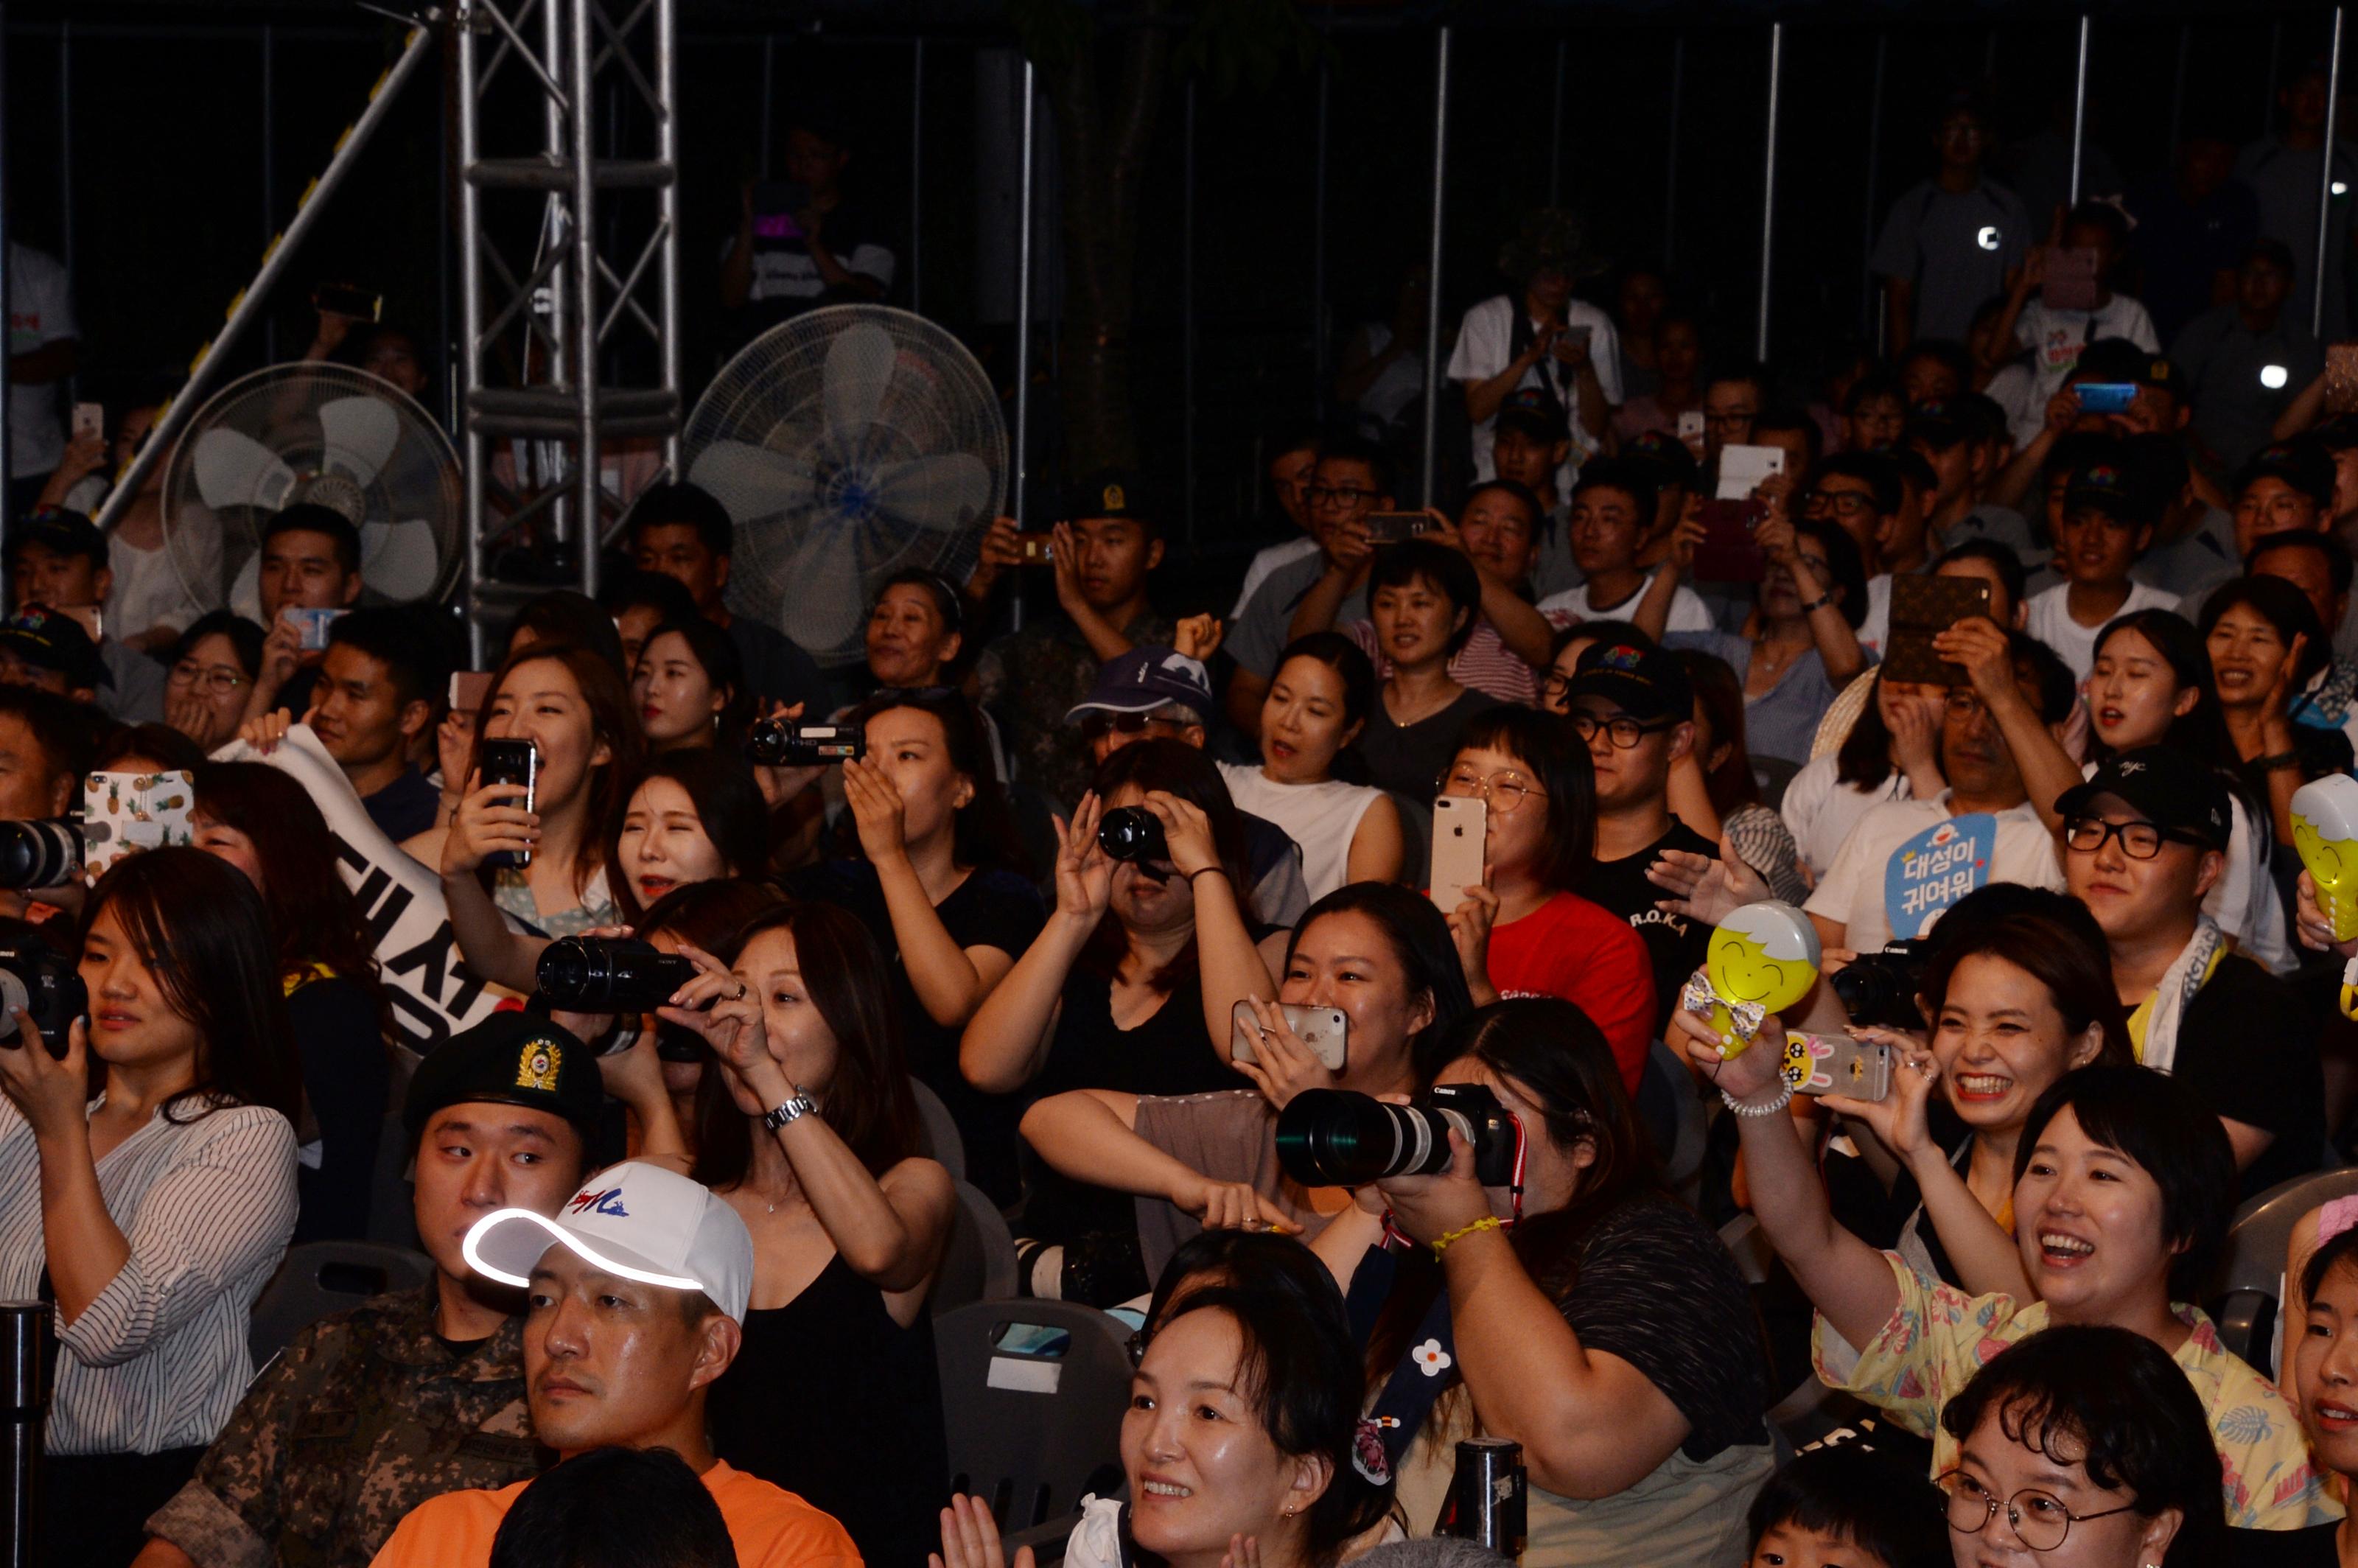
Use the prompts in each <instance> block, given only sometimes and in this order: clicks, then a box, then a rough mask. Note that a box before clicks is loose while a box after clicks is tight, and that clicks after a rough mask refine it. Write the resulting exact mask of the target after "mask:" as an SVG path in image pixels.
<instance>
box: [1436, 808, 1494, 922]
mask: <svg viewBox="0 0 2358 1568" xmlns="http://www.w3.org/2000/svg"><path fill="white" fill-rule="evenodd" d="M1489 820H1490V803H1489V802H1488V801H1487V800H1484V799H1483V798H1482V797H1481V796H1479V795H1439V796H1436V797H1435V798H1434V800H1433V861H1432V869H1431V871H1430V873H1429V875H1428V876H1427V878H1426V881H1425V884H1424V885H1425V896H1426V897H1428V898H1430V899H1432V900H1433V903H1434V905H1435V906H1437V907H1438V908H1439V909H1440V911H1441V913H1442V914H1448V913H1450V911H1452V910H1454V909H1455V908H1456V907H1457V906H1458V905H1459V904H1461V903H1465V902H1466V889H1467V888H1469V887H1480V886H1481V885H1482V846H1483V840H1484V835H1485V833H1486V831H1487V827H1488V826H1489Z"/></svg>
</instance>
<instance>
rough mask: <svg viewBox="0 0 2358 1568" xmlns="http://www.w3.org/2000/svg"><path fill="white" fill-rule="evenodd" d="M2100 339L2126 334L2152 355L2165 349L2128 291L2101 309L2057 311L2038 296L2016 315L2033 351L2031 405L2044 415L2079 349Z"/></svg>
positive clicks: (2020, 334) (2019, 332) (2019, 333)
mask: <svg viewBox="0 0 2358 1568" xmlns="http://www.w3.org/2000/svg"><path fill="white" fill-rule="evenodd" d="M2099 338H2126V339H2127V340H2128V341H2130V342H2132V343H2135V344H2136V346H2137V347H2138V348H2140V349H2143V350H2144V351H2146V352H2147V353H2149V354H2158V353H2159V352H2161V339H2160V338H2159V337H2158V336H2156V335H2155V333H2154V330H2153V318H2152V317H2150V316H2148V315H2147V314H2146V312H2145V307H2144V306H2142V305H2140V304H2138V303H2137V302H2136V300H2134V299H2131V298H2130V297H2128V296H2127V295H2125V294H2115V295H2114V296H2113V297H2112V299H2111V301H2110V302H2109V303H2108V304H2106V305H2105V306H2104V308H2103V309H2101V310H2055V309H2050V308H2049V307H2048V304H2047V302H2046V301H2045V300H2044V299H2034V300H2032V301H2031V302H2030V303H2029V304H2028V305H2025V306H2024V307H2023V308H2022V314H2021V315H2019V316H2017V317H2016V318H2015V320H2014V341H2016V342H2017V343H2020V344H2021V345H2022V346H2023V347H2024V348H2026V349H2028V350H2029V351H2030V376H2031V386H2030V401H2029V406H2031V407H2032V408H2035V409H2037V410H2038V411H2039V418H2040V419H2041V420H2044V419H2045V418H2046V416H2047V404H2048V400H2049V399H2050V398H2052V397H2053V396H2054V395H2056V394H2057V393H2058V392H2061V390H2062V389H2063V382H2064V380H2065V378H2066V377H2068V376H2070V375H2071V372H2072V370H2073V368H2074V367H2075V366H2077V365H2078V364H2079V362H2080V351H2081V350H2082V349H2084V348H2086V347H2087V346H2088V345H2089V344H2090V343H2093V342H2094V341H2096V340H2097V339H2099ZM2035 433H2036V432H2035V431H2034V434H2035Z"/></svg>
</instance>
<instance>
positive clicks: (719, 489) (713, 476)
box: [687, 441, 811, 523]
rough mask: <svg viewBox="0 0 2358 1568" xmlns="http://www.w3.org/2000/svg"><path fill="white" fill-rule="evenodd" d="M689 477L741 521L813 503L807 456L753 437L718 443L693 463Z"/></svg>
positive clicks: (773, 514)
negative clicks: (754, 440)
mask: <svg viewBox="0 0 2358 1568" xmlns="http://www.w3.org/2000/svg"><path fill="white" fill-rule="evenodd" d="M687 478H688V481H689V482H690V483H692V484H695V485H698V486H700V487H702V488H703V489H705V490H708V491H710V492H712V493H713V494H714V495H715V496H717V497H718V498H719V501H720V503H721V504H722V505H723V506H726V507H727V508H728V509H729V515H730V517H731V518H733V519H734V520H736V521H737V522H739V523H750V522H752V520H753V519H754V518H757V517H776V516H782V515H784V514H787V513H790V512H795V511H796V510H799V509H800V508H802V507H805V506H807V505H809V504H810V502H811V465H810V461H809V460H808V459H806V458H799V457H790V456H788V455H787V454H786V453H784V452H773V451H772V450H771V449H769V448H767V447H757V446H755V445H753V444H752V442H750V441H715V442H713V443H712V445H710V446H708V447H707V448H705V449H704V450H703V451H702V452H700V453H698V455H697V459H696V461H695V462H694V463H692V464H690V465H689V467H688V470H687Z"/></svg>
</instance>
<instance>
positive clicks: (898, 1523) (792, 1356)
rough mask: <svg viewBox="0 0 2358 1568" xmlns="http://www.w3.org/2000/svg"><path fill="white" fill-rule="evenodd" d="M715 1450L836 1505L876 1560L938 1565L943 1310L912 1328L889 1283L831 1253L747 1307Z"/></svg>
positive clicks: (942, 1498) (716, 1406) (715, 1410)
mask: <svg viewBox="0 0 2358 1568" xmlns="http://www.w3.org/2000/svg"><path fill="white" fill-rule="evenodd" d="M707 1416H708V1421H709V1422H710V1425H711V1429H712V1450H713V1452H714V1453H715V1454H718V1455H719V1457H721V1458H722V1459H725V1460H727V1461H728V1462H729V1463H730V1464H731V1465H735V1466H736V1467H737V1468H738V1469H740V1470H742V1471H745V1472H746V1473H747V1474H748V1475H752V1476H760V1477H761V1478H762V1479H763V1480H764V1481H768V1482H771V1483H773V1484H774V1485H776V1486H780V1487H784V1488H785V1489H786V1490H788V1491H790V1492H793V1493H795V1494H796V1495H797V1496H799V1497H801V1498H802V1499H803V1500H804V1501H806V1502H807V1503H809V1504H810V1505H811V1506H812V1507H813V1508H816V1509H823V1510H825V1511H826V1512H827V1513H830V1514H833V1515H834V1516H835V1518H836V1519H837V1521H838V1522H839V1523H840V1524H841V1525H842V1526H843V1528H844V1529H845V1530H848V1531H849V1532H850V1535H851V1539H852V1541H853V1543H854V1544H856V1545H857V1546H858V1547H859V1548H860V1556H861V1558H862V1559H864V1560H865V1561H866V1563H868V1564H869V1568H925V1554H926V1553H927V1552H938V1551H939V1550H941V1525H940V1518H939V1516H940V1512H941V1509H942V1506H943V1505H944V1504H945V1503H946V1502H947V1501H948V1500H949V1468H950V1465H949V1444H948V1441H947V1439H946V1437H945V1436H944V1435H943V1428H942V1388H941V1373H940V1369H939V1368H938V1367H936V1364H935V1361H934V1328H933V1321H932V1319H931V1318H930V1317H926V1316H924V1315H920V1316H919V1317H918V1319H917V1321H916V1322H915V1323H914V1325H911V1326H909V1327H907V1328H903V1327H902V1326H901V1325H899V1324H897V1323H895V1322H893V1321H892V1314H891V1313H889V1312H887V1311H886V1310H885V1307H884V1293H883V1292H882V1291H880V1290H878V1289H877V1288H876V1287H875V1286H874V1285H871V1284H870V1283H869V1282H868V1281H865V1280H863V1279H861V1278H860V1276H859V1275H857V1274H855V1273H853V1272H852V1271H851V1266H850V1265H849V1264H848V1263H846V1262H845V1261H844V1260H843V1258H842V1255H841V1254H839V1253H838V1255H837V1256H835V1257H833V1258H830V1259H829V1260H827V1267H826V1268H825V1269H823V1270H821V1271H819V1276H818V1278H817V1279H816V1280H813V1281H811V1282H810V1283H809V1284H808V1285H807V1286H806V1287H805V1288H804V1290H803V1292H802V1294H800V1295H798V1296H796V1297H795V1299H794V1300H793V1301H790V1302H788V1303H786V1304H785V1305H784V1306H782V1307H772V1308H768V1309H766V1310H760V1311H752V1312H748V1313H747V1314H745V1334H744V1344H743V1346H742V1347H741V1349H740V1350H739V1351H738V1352H737V1359H736V1361H735V1362H734V1363H733V1364H732V1365H731V1366H730V1368H729V1370H728V1372H727V1373H725V1374H724V1375H723V1376H722V1377H721V1379H720V1380H719V1382H717V1383H715V1384H713V1386H712V1398H711V1400H710V1402H709V1404H708V1409H707Z"/></svg>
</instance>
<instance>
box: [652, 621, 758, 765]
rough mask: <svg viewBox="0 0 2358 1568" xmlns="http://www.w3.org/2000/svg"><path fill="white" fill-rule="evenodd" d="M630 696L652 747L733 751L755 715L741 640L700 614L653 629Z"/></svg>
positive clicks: (667, 749)
mask: <svg viewBox="0 0 2358 1568" xmlns="http://www.w3.org/2000/svg"><path fill="white" fill-rule="evenodd" d="M631 701H632V704H633V706H634V707H635V708H637V710H638V715H639V728H640V730H641V731H642V732H643V733H644V735H645V736H646V739H647V749H648V750H649V751H653V752H676V751H680V750H683V749H687V748H693V747H707V746H711V747H718V748H719V749H720V750H721V751H724V752H731V753H734V752H736V751H737V750H738V748H739V747H740V746H741V745H742V744H743V743H744V740H745V726H746V724H747V723H748V722H749V721H750V720H751V719H752V717H753V697H752V693H751V692H749V691H747V690H746V689H745V676H744V661H743V660H742V659H741V658H740V657H739V656H738V654H737V644H736V643H733V642H731V641H730V637H729V633H726V632H723V631H722V630H721V629H720V628H719V627H718V626H715V625H714V624H713V623H712V622H709V621H707V620H705V619H703V618H702V617H701V616H698V617H697V618H696V619H694V620H689V621H674V622H665V624H663V625H661V626H658V627H656V628H655V629H654V632H652V633H649V634H648V636H647V641H646V645H645V646H644V647H643V648H641V649H640V650H639V661H638V667H637V668H636V669H634V670H633V672H632V675H631Z"/></svg>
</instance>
